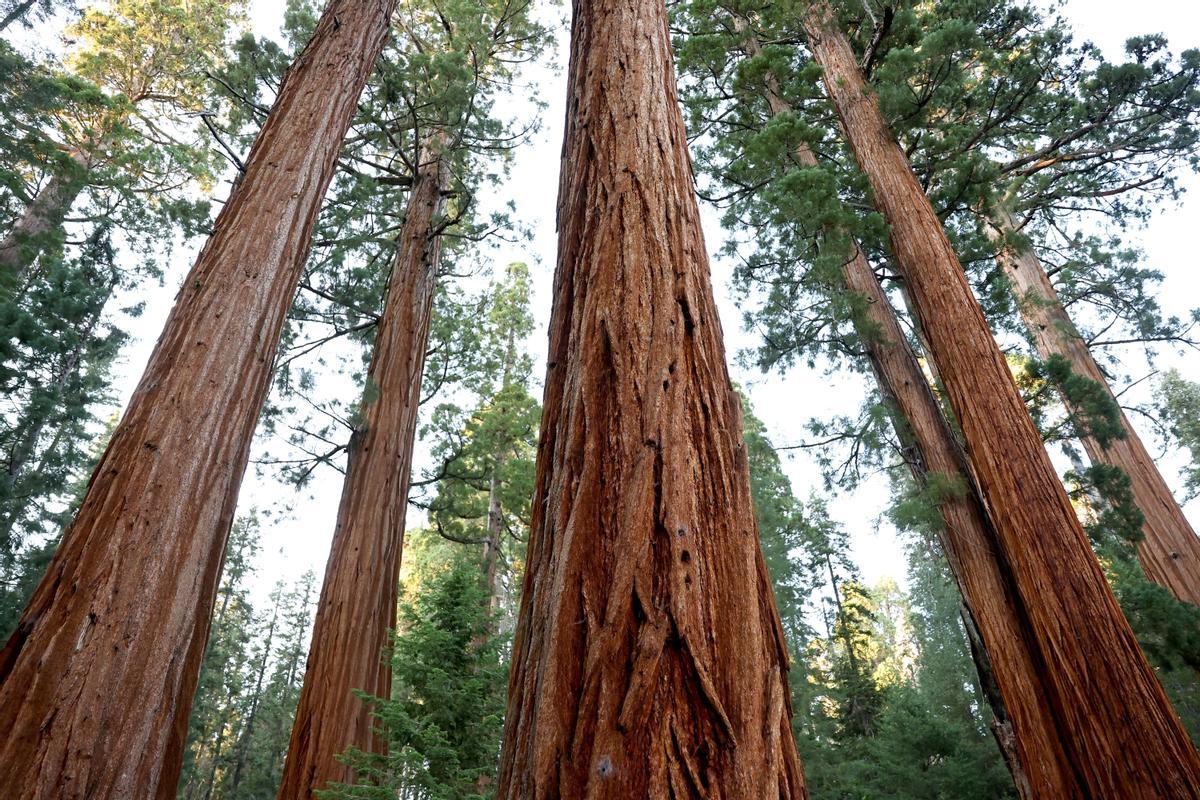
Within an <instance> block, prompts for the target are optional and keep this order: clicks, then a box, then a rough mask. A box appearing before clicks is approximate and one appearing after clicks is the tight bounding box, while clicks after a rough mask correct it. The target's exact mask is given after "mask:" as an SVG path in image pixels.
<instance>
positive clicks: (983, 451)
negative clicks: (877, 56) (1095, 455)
mask: <svg viewBox="0 0 1200 800" xmlns="http://www.w3.org/2000/svg"><path fill="white" fill-rule="evenodd" d="M804 25H805V29H806V32H807V34H808V39H809V45H810V47H811V49H812V51H813V55H814V57H815V58H816V60H817V61H818V63H820V65H821V66H822V67H823V68H824V71H825V73H824V79H825V86H826V91H827V92H828V93H829V96H830V98H831V99H832V101H833V103H834V106H835V108H836V110H837V112H838V116H839V118H840V119H841V123H842V127H843V129H844V131H845V134H846V138H847V139H848V141H849V143H850V146H851V149H852V150H853V151H854V155H855V158H856V159H857V161H858V163H859V166H860V167H861V168H862V170H863V172H864V173H865V174H866V176H867V178H868V180H869V182H870V184H871V188H872V190H873V193H874V196H875V202H876V205H877V207H878V208H879V210H880V211H881V212H882V213H883V215H884V217H885V219H886V220H887V222H888V223H889V225H890V226H891V227H890V237H891V244H892V249H893V252H894V253H895V256H896V261H897V266H898V267H899V269H900V271H901V273H902V275H903V277H904V279H905V281H906V283H907V286H908V289H909V291H910V292H911V294H912V300H913V305H914V308H915V310H916V314H917V317H918V320H919V322H920V324H921V326H922V327H923V329H924V332H925V335H926V336H927V337H928V340H929V345H930V347H931V349H932V352H931V356H932V357H933V359H934V360H935V361H936V362H937V364H938V367H939V368H940V374H941V377H942V381H943V383H944V385H945V389H946V393H947V397H948V399H949V402H950V405H951V407H952V408H953V409H954V413H955V415H956V416H957V417H958V419H959V421H960V424H961V426H962V430H963V435H964V437H965V439H966V442H967V453H968V455H969V457H970V459H971V464H972V466H973V467H974V470H973V471H974V473H975V476H976V479H977V481H978V485H979V488H980V492H981V495H982V496H983V499H984V502H985V503H986V504H987V506H988V507H989V508H990V509H991V511H992V512H993V513H992V522H993V523H994V525H995V531H996V543H997V546H998V548H999V553H998V555H999V556H1000V557H1001V558H1002V559H1003V562H1004V563H1007V565H1008V566H1009V570H1010V575H1011V579H1012V586H1013V588H1014V590H1015V596H1016V597H1017V598H1019V599H1020V601H1021V603H1022V605H1023V606H1024V608H1025V609H1026V616H1027V618H1026V621H1027V623H1028V628H1027V641H1028V645H1029V647H1030V649H1031V651H1032V652H1033V653H1034V654H1035V656H1036V661H1035V666H1036V668H1037V669H1038V671H1039V673H1040V680H1039V681H1038V683H1039V685H1041V686H1042V687H1043V688H1044V689H1045V691H1046V701H1047V702H1048V705H1049V707H1050V710H1051V713H1052V714H1053V715H1054V717H1055V719H1056V721H1058V723H1059V724H1058V731H1059V735H1060V737H1061V741H1062V746H1063V748H1064V749H1065V750H1066V752H1067V754H1068V756H1069V758H1070V763H1071V764H1072V766H1073V767H1074V771H1073V775H1070V776H1064V777H1069V778H1072V779H1073V780H1072V784H1071V785H1069V786H1067V787H1065V792H1064V793H1063V794H1062V795H1059V796H1067V797H1139V798H1151V797H1171V798H1183V797H1193V798H1194V797H1198V796H1200V756H1198V755H1197V753H1196V750H1195V748H1194V747H1193V746H1192V744H1191V742H1190V741H1189V740H1188V737H1187V734H1186V732H1185V731H1184V730H1183V727H1182V726H1181V725H1180V723H1179V720H1178V718H1177V717H1176V715H1175V713H1174V710H1173V709H1172V708H1171V706H1170V703H1169V702H1168V701H1167V698H1166V695H1164V694H1163V691H1162V688H1161V687H1160V686H1159V684H1158V680H1157V678H1156V677H1155V675H1154V672H1153V671H1152V670H1151V668H1150V666H1149V664H1147V662H1146V659H1145V657H1144V656H1143V654H1142V652H1141V649H1140V648H1139V647H1138V644H1137V641H1136V640H1135V639H1134V637H1133V633H1132V631H1130V629H1129V625H1128V624H1127V623H1126V621H1125V618H1124V616H1123V615H1122V614H1121V610H1120V608H1119V607H1118V606H1117V603H1116V600H1115V598H1114V597H1113V595H1112V592H1111V591H1110V590H1109V588H1108V585H1107V583H1106V582H1105V579H1104V574H1103V572H1102V571H1101V569H1100V565H1099V563H1098V562H1097V561H1096V558H1095V556H1094V555H1093V553H1092V550H1091V547H1090V545H1089V543H1088V540H1087V537H1086V536H1085V534H1084V532H1083V529H1082V527H1081V526H1080V524H1079V520H1078V519H1077V518H1076V516H1075V512H1074V510H1073V509H1072V507H1071V504H1070V501H1069V500H1068V498H1067V495H1066V492H1065V491H1064V490H1063V487H1062V484H1061V483H1060V482H1059V480H1058V475H1057V474H1056V473H1055V472H1054V468H1053V466H1052V465H1051V463H1050V459H1049V456H1048V455H1047V454H1046V450H1045V448H1044V447H1043V446H1042V442H1041V438H1040V437H1039V436H1038V433H1037V430H1036V428H1035V427H1034V425H1033V421H1032V420H1031V419H1030V417H1029V414H1028V412H1027V411H1026V409H1025V405H1024V403H1023V401H1022V399H1021V396H1020V394H1019V392H1018V391H1017V388H1016V385H1015V383H1014V382H1013V379H1012V375H1011V373H1010V372H1009V369H1008V365H1007V363H1006V362H1005V360H1004V356H1003V355H1002V354H1001V352H1000V350H999V348H998V347H997V346H996V343H995V341H994V340H993V339H992V336H991V333H990V331H989V329H988V326H987V323H986V321H985V320H984V318H983V313H982V311H981V310H980V308H979V304H978V303H977V302H976V301H975V298H974V297H973V296H972V294H971V289H970V286H969V285H968V283H967V280H966V276H965V275H964V274H963V271H962V267H961V265H960V264H959V263H958V258H957V256H956V255H955V254H954V250H953V248H952V247H951V245H950V241H949V240H948V239H947V237H946V234H945V231H944V230H943V229H942V226H941V223H940V222H939V220H938V218H937V215H936V214H935V213H934V211H933V208H932V206H931V205H930V204H929V201H928V199H927V198H926V197H925V195H924V194H923V192H922V191H921V187H920V184H919V183H918V182H917V180H916V177H915V176H914V175H913V173H912V170H911V169H910V168H909V165H908V162H907V159H906V158H905V156H904V153H903V152H902V151H901V150H900V148H899V146H898V145H897V144H896V141H895V139H894V137H893V136H892V134H891V131H890V130H889V129H888V126H887V123H886V122H885V120H884V119H883V116H882V114H881V113H880V111H879V107H878V103H877V100H876V98H875V97H874V95H873V94H871V93H870V92H869V91H868V90H867V87H866V86H865V84H864V82H863V77H862V73H861V71H860V70H859V68H858V64H857V62H856V61H855V58H854V53H853V51H852V50H851V49H850V45H849V42H848V41H847V40H846V38H845V36H844V35H843V34H842V33H841V31H840V30H839V29H838V28H837V23H836V21H835V19H834V16H833V13H832V11H831V9H830V8H829V6H828V5H827V4H826V3H824V2H815V3H812V4H810V6H809V8H808V10H807V11H806V14H805V18H804Z"/></svg>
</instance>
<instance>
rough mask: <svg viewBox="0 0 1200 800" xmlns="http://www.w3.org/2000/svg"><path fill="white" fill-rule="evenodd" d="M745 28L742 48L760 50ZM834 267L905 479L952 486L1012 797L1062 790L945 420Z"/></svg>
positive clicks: (865, 282)
mask: <svg viewBox="0 0 1200 800" xmlns="http://www.w3.org/2000/svg"><path fill="white" fill-rule="evenodd" d="M740 27H741V28H742V30H744V31H746V38H745V40H744V41H745V45H744V48H745V51H746V54H747V55H748V56H750V57H754V56H757V55H759V54H760V53H761V46H760V44H759V42H758V40H757V39H756V38H755V37H754V36H753V35H752V34H751V33H749V25H748V23H747V22H746V21H745V20H741V25H740ZM766 100H767V104H768V107H769V108H770V111H771V114H772V115H773V116H776V115H779V114H783V113H788V112H791V111H793V109H792V107H791V105H790V104H789V103H788V102H787V101H786V100H784V98H783V97H782V96H781V94H780V92H779V90H778V88H777V86H776V85H774V80H773V79H772V77H771V76H768V77H767V88H766ZM795 155H796V158H797V160H798V161H799V162H800V163H801V164H803V165H804V166H806V167H816V166H819V162H818V161H817V158H816V155H815V154H814V153H813V152H812V151H811V150H809V149H808V148H807V147H806V146H803V145H801V146H799V147H797V148H796V152H795ZM850 244H851V247H853V251H852V253H851V254H850V257H849V258H847V259H846V260H845V261H844V262H843V263H842V269H841V273H842V282H843V285H844V286H845V288H846V289H847V290H848V291H850V292H853V293H855V294H856V295H858V296H859V297H861V298H862V300H863V301H865V302H864V305H863V309H862V312H861V317H860V318H859V319H856V320H855V321H854V322H855V326H856V329H857V330H858V331H859V333H860V335H861V339H862V342H863V346H864V347H865V348H866V351H867V358H868V360H869V361H870V364H871V371H872V374H873V375H874V376H875V381H876V384H877V386H878V387H879V391H880V394H881V395H882V396H883V398H884V401H885V403H886V404H887V405H888V406H889V407H890V408H891V409H893V415H892V424H893V427H894V429H895V431H896V434H897V437H898V438H899V440H900V442H901V444H902V446H903V447H904V450H905V460H906V461H907V462H908V466H909V469H910V471H911V472H912V475H913V478H914V479H915V480H916V481H917V483H918V484H919V485H920V486H922V487H925V486H928V484H929V480H930V475H931V474H933V475H937V476H941V477H942V478H943V479H949V480H954V479H958V480H960V481H961V482H962V491H961V493H956V494H952V495H949V496H946V497H944V498H942V502H941V504H940V506H939V512H940V514H941V517H942V520H943V522H944V525H943V526H942V527H941V529H940V530H939V532H938V539H939V541H940V543H941V546H942V551H943V552H944V553H945V556H946V560H947V561H948V562H949V566H950V572H951V574H952V575H953V576H954V580H955V583H956V584H957V585H958V588H959V592H960V593H961V595H962V599H963V615H962V616H963V625H964V627H965V629H966V631H967V635H968V639H969V643H970V646H971V656H972V660H973V661H974V664H975V668H976V671H977V672H978V673H979V681H980V685H981V686H982V688H983V690H984V693H985V695H986V696H987V699H988V702H989V704H990V705H991V707H992V713H993V715H994V720H993V724H992V731H993V733H994V734H995V737H996V742H997V744H998V746H999V747H1000V750H1001V754H1002V755H1003V757H1004V760H1005V763H1006V764H1007V766H1008V768H1009V772H1010V773H1012V776H1013V782H1014V783H1015V784H1016V786H1017V789H1018V791H1019V792H1020V794H1021V796H1022V797H1035V796H1038V797H1052V796H1066V795H1067V794H1069V792H1066V791H1064V787H1066V786H1070V785H1071V783H1072V778H1071V777H1070V774H1071V771H1072V767H1071V764H1070V762H1069V760H1068V759H1067V756H1066V753H1064V752H1063V750H1062V747H1061V745H1060V744H1059V742H1058V732H1057V730H1056V723H1055V720H1054V717H1053V715H1052V714H1051V713H1050V710H1049V707H1048V704H1047V703H1046V701H1045V691H1044V689H1043V688H1042V687H1041V684H1040V681H1041V677H1040V673H1039V671H1038V668H1037V657H1036V653H1034V652H1033V651H1031V649H1030V648H1029V646H1028V644H1027V639H1028V634H1027V628H1028V622H1027V620H1026V613H1025V609H1024V608H1023V607H1022V606H1021V604H1020V601H1019V598H1018V597H1017V596H1016V592H1015V589H1014V588H1013V587H1012V585H1011V578H1010V577H1008V572H1009V567H1008V565H1007V564H1006V563H1005V562H1004V561H1003V559H1002V558H1001V556H1000V552H999V547H998V545H997V542H996V532H995V529H994V528H993V526H992V523H991V520H990V519H989V518H988V515H987V512H986V510H985V509H984V506H983V503H982V501H981V500H980V498H979V492H978V489H977V487H976V486H975V484H974V480H973V477H972V475H971V471H970V469H969V468H968V466H967V461H966V456H965V454H964V453H963V451H962V448H961V446H960V445H959V443H958V440H957V439H956V437H955V435H954V432H953V430H952V428H951V427H950V425H949V423H948V422H947V421H946V418H945V415H944V414H943V412H942V407H941V404H940V403H939V402H938V399H937V397H936V396H935V395H934V393H933V390H932V389H931V388H930V386H929V382H928V381H927V380H926V377H925V373H924V371H923V370H922V369H921V364H920V362H919V361H918V360H917V356H916V354H915V353H914V352H913V350H912V348H911V347H910V346H909V344H908V340H907V338H906V337H905V335H904V331H903V329H902V328H901V327H900V321H899V319H898V318H897V316H896V312H895V310H894V309H893V308H892V305H891V302H890V301H889V300H888V298H887V295H886V294H885V293H884V291H883V287H882V286H881V285H880V284H879V279H878V278H877V277H876V275H875V271H874V270H873V269H872V268H871V265H870V263H869V262H868V261H867V258H866V256H865V255H864V254H863V252H862V250H861V248H859V247H858V246H857V245H856V244H855V243H853V242H851V243H850Z"/></svg>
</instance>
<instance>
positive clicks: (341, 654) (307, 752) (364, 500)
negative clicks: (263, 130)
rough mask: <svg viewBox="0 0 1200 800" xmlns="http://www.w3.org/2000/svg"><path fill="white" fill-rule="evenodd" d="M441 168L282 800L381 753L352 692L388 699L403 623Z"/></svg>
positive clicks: (383, 349) (363, 437) (390, 296)
mask: <svg viewBox="0 0 1200 800" xmlns="http://www.w3.org/2000/svg"><path fill="white" fill-rule="evenodd" d="M428 155H430V154H427V156H428ZM442 165H443V161H442V158H441V154H440V153H434V154H432V158H429V159H428V160H427V161H426V162H425V163H423V164H421V166H420V167H419V169H418V170H417V173H416V177H415V179H414V181H413V185H412V189H411V190H410V192H409V197H408V209H407V211H406V213H405V217H404V225H403V227H402V228H401V231H400V240H399V241H398V242H397V245H396V248H397V249H396V254H395V258H394V259H393V261H392V275H391V278H390V280H389V282H388V289H387V299H386V301H385V303H384V313H383V317H382V318H381V319H380V321H379V329H378V333H377V334H376V337H375V347H374V350H373V351H372V353H371V366H370V370H369V372H368V375H367V391H366V394H365V399H364V401H363V409H362V420H363V421H362V423H361V424H360V425H359V426H358V428H357V429H356V430H355V431H354V434H353V435H352V436H351V440H350V451H349V463H348V469H347V471H346V480H345V483H344V485H343V487H342V501H341V505H340V506H339V508H338V519H337V528H336V530H335V532H334V537H333V545H332V548H331V549H330V553H329V562H328V565H327V566H326V568H325V581H324V583H323V584H322V586H321V601H320V604H319V605H318V606H317V615H316V619H315V621H314V623H313V636H312V645H311V646H310V647H309V653H308V667H307V670H306V671H305V674H304V688H303V689H302V690H301V692H300V702H299V705H298V706H297V709H296V718H295V722H294V723H293V725H292V739H291V744H290V745H289V746H288V753H287V759H286V761H285V762H284V771H283V781H282V783H281V784H280V787H279V798H280V800H307V798H311V797H313V796H314V795H313V793H314V792H315V791H316V790H318V789H325V788H328V787H327V784H328V783H329V782H339V783H350V782H352V779H353V777H354V775H353V770H351V769H350V768H349V767H348V766H347V765H345V764H343V763H341V762H339V761H338V760H337V759H336V758H335V757H336V756H337V755H338V754H339V753H344V752H345V751H346V749H347V748H349V747H351V746H353V747H356V748H358V749H360V750H364V751H368V752H369V751H371V750H376V749H378V748H379V747H381V746H382V745H383V743H382V742H377V741H375V740H376V739H377V738H378V737H376V736H374V734H373V733H372V728H373V724H372V719H371V716H370V709H369V707H368V705H367V703H365V702H364V701H363V700H360V699H359V698H358V697H356V696H355V695H354V690H356V689H358V690H361V691H364V692H366V693H367V694H369V695H371V696H372V697H388V696H389V695H390V692H391V676H392V671H391V669H390V668H389V667H388V664H387V663H386V660H385V659H384V655H383V650H384V647H385V646H386V645H387V639H388V632H389V631H390V630H391V629H392V628H393V627H395V624H396V593H397V589H398V584H399V581H400V557H401V554H402V552H403V549H404V519H405V512H406V510H407V508H408V488H409V487H408V484H409V476H410V473H411V470H412V448H413V436H414V435H415V433H416V429H417V409H418V407H419V406H420V401H421V375H422V372H423V371H424V368H425V350H426V347H427V344H428V339H429V321H430V317H431V316H432V312H433V295H434V290H435V287H436V283H437V281H436V274H435V273H436V270H437V257H438V243H439V237H438V236H436V235H435V233H434V231H435V225H436V224H437V221H438V217H439V216H440V209H441V205H442V191H441V190H442V188H443V186H442V183H443V174H444V169H443V166H442Z"/></svg>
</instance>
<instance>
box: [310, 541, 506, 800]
mask: <svg viewBox="0 0 1200 800" xmlns="http://www.w3.org/2000/svg"><path fill="white" fill-rule="evenodd" d="M418 533H420V534H421V535H419V536H417V537H416V538H417V542H416V545H417V547H418V549H420V547H421V542H420V539H421V538H422V536H423V537H424V538H426V539H428V538H431V537H433V538H436V536H437V534H434V533H433V532H431V531H428V530H426V531H423V532H418ZM416 577H418V578H419V589H418V590H417V591H413V590H412V589H411V588H408V587H406V589H407V590H406V592H405V600H404V601H403V602H402V603H401V605H400V617H399V625H398V630H397V634H396V638H395V642H394V644H393V646H392V654H391V659H390V664H389V665H390V668H391V670H392V673H393V676H394V689H393V696H392V697H387V698H372V703H373V706H374V711H373V716H374V717H375V718H376V720H377V722H378V724H379V725H380V727H381V729H382V731H383V732H384V735H385V740H386V742H387V749H386V751H385V752H384V753H382V754H368V753H364V752H362V751H358V752H351V753H350V754H349V755H348V758H347V760H348V762H349V763H350V764H351V765H353V766H354V768H355V772H356V774H357V782H356V783H355V784H354V785H344V786H340V787H337V788H336V789H333V790H330V791H328V792H319V793H318V796H320V797H328V798H364V799H365V798H380V800H383V799H384V798H394V797H397V796H401V797H439V798H446V800H467V799H468V798H480V797H486V796H489V787H490V786H491V784H492V783H493V782H494V778H495V764H496V753H497V751H498V749H499V746H500V733H501V726H502V721H503V715H504V689H505V685H506V683H507V681H506V676H507V666H506V665H504V664H502V662H501V659H500V644H501V642H500V640H499V639H498V638H497V637H496V635H495V634H494V633H492V632H491V622H490V617H491V611H490V608H489V602H488V601H489V599H490V598H489V593H488V589H487V580H486V572H485V571H481V569H480V559H479V558H478V556H477V555H475V554H472V551H468V550H466V549H465V548H462V547H457V546H456V547H453V548H452V549H448V550H444V551H442V553H441V554H440V556H435V557H434V558H433V559H424V560H423V563H422V566H421V570H420V574H419V575H417V576H416Z"/></svg>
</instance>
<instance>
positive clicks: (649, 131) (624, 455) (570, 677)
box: [497, 0, 807, 800]
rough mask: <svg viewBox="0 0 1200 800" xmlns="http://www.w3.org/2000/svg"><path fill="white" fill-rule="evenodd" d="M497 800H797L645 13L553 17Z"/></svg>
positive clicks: (751, 522) (783, 681)
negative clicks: (523, 529) (517, 573)
mask: <svg viewBox="0 0 1200 800" xmlns="http://www.w3.org/2000/svg"><path fill="white" fill-rule="evenodd" d="M567 99H568V105H567V108H568V109H569V111H568V115H567V131H566V142H565V145H564V149H563V159H562V176H561V179H560V184H559V209H558V221H559V257H558V267H557V271H556V276H555V290H554V291H555V298H554V310H553V313H552V317H551V323H550V347H549V365H548V372H547V378H546V390H545V415H544V418H543V422H542V429H541V441H540V444H539V449H538V467H537V478H536V483H535V491H534V502H533V520H532V526H531V533H530V541H529V551H528V557H527V563H528V566H527V570H526V575H525V584H524V592H523V595H522V599H521V614H520V620H519V622H518V626H517V631H516V638H515V642H514V645H513V659H512V674H511V679H510V683H509V700H508V713H507V717H506V720H505V735H504V746H503V750H502V753H501V760H500V776H499V783H498V789H499V790H498V792H497V796H498V797H500V798H505V799H506V800H516V798H532V797H592V798H629V797H645V798H655V799H656V800H657V799H658V798H668V797H674V798H699V797H718V796H719V797H727V798H734V797H739V798H742V797H745V798H751V797H754V798H757V797H768V796H769V797H772V798H780V799H781V800H783V799H787V800H790V799H791V798H804V797H807V791H806V788H805V785H804V776H803V771H802V769H801V765H800V759H799V756H798V754H797V752H796V746H795V742H794V739H793V737H792V731H791V724H790V717H791V708H790V698H789V696H788V681H787V669H788V664H787V649H786V645H785V644H784V639H783V629H782V627H781V625H780V622H779V614H778V612H777V610H776V608H775V600H774V596H773V594H772V591H771V584H770V580H769V579H768V577H767V573H766V566H765V563H764V562H763V558H762V552H761V548H760V546H759V542H758V532H757V527H756V524H755V519H754V510H753V506H752V503H751V499H750V480H749V471H748V469H749V468H748V462H747V458H746V451H745V444H744V443H743V441H742V436H741V409H740V407H739V404H738V400H737V396H736V395H735V394H734V392H733V390H732V387H731V385H730V382H729V375H728V372H727V370H726V366H725V354H724V348H723V344H722V337H721V327H720V322H719V320H718V318H717V311H716V307H715V303H714V301H713V295H712V287H711V284H710V278H709V269H708V261H707V255H706V251H705V246H704V241H703V236H702V233H701V229H700V219H699V211H698V208H697V206H696V199H695V194H694V191H693V185H692V173H691V168H690V161H689V158H688V153H687V139H686V135H685V132H684V128H683V118H682V115H681V113H680V110H679V100H678V96H677V93H676V88H675V74H674V67H673V63H672V57H671V48H670V36H669V32H668V29H667V17H666V8H665V5H664V4H663V3H662V2H661V0H654V2H637V3H628V2H614V0H593V1H592V2H576V3H575V5H574V20H573V23H572V42H571V64H570V71H569V79H568V98H567Z"/></svg>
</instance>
